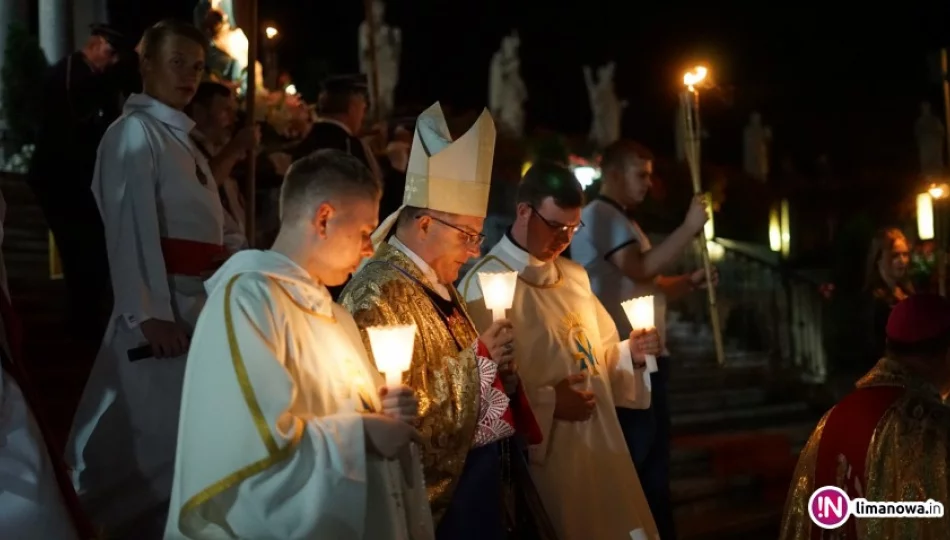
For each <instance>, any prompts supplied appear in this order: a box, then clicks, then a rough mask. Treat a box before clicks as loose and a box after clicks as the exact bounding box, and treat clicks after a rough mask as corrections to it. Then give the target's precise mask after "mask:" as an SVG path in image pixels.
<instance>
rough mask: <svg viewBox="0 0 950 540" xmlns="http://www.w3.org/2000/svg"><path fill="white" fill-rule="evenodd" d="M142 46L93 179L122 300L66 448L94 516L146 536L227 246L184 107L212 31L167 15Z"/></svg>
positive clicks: (155, 524) (160, 522)
mask: <svg viewBox="0 0 950 540" xmlns="http://www.w3.org/2000/svg"><path fill="white" fill-rule="evenodd" d="M139 51H140V54H141V57H142V62H141V66H142V67H141V69H142V77H143V88H144V93H142V94H136V95H133V96H131V97H130V98H129V99H128V101H127V102H126V104H125V108H124V110H123V114H122V116H121V117H120V118H119V119H118V120H117V121H116V122H115V123H114V124H113V125H112V126H111V127H110V128H109V130H108V131H107V132H106V134H105V136H104V137H103V139H102V142H101V144H100V146H99V153H98V159H97V162H96V170H95V175H94V178H93V181H92V190H93V194H94V196H95V198H96V202H97V204H98V205H99V210H100V212H101V213H102V220H103V223H104V225H105V234H106V244H107V248H108V255H109V267H110V270H111V274H112V286H113V295H114V297H115V305H114V308H113V313H112V316H111V319H110V323H109V326H108V328H107V330H106V334H105V336H104V338H103V342H102V346H101V348H100V351H99V355H98V357H97V359H96V362H95V365H94V367H93V369H92V373H91V374H90V376H89V380H88V382H87V384H86V388H85V391H84V392H83V396H82V399H81V400H80V403H79V408H78V410H77V412H76V416H75V418H74V420H73V429H72V433H71V435H70V439H69V442H68V445H67V449H66V454H67V461H68V462H70V464H71V466H72V467H73V469H74V470H73V476H74V478H73V481H74V483H75V484H76V488H77V491H78V492H79V494H80V496H81V497H82V499H83V504H84V505H85V507H86V508H87V510H88V512H89V513H90V515H91V517H92V519H93V520H94V521H96V522H97V524H99V525H100V526H103V527H104V528H105V529H106V530H107V532H108V533H109V534H110V535H113V536H121V535H123V534H128V535H129V536H130V537H134V538H137V539H143V540H145V539H149V538H158V537H160V536H161V531H162V529H163V526H164V520H165V514H166V512H167V505H168V499H169V496H170V495H169V494H170V491H171V481H172V473H173V470H174V457H175V437H176V433H177V430H178V409H179V403H180V398H181V383H182V379H183V377H184V370H185V360H186V355H187V350H188V342H189V335H190V334H191V332H192V330H193V328H194V325H195V323H196V321H197V318H198V314H199V312H200V311H201V308H202V306H203V305H204V302H205V299H206V294H205V290H204V286H203V281H204V278H206V277H207V276H208V275H210V274H211V273H212V272H213V271H214V268H215V267H216V266H218V265H220V263H221V262H223V260H224V258H225V257H226V253H227V252H226V250H225V248H224V246H223V240H224V232H225V231H224V218H223V213H222V208H221V202H220V199H219V196H218V193H217V186H216V184H215V182H214V178H213V176H212V173H211V170H210V168H209V167H208V163H207V161H206V160H205V158H204V156H203V155H202V154H201V153H200V152H199V151H198V150H197V149H196V148H195V147H194V143H193V141H192V140H191V138H190V137H189V132H190V131H191V129H192V128H193V126H194V122H193V121H192V120H191V119H190V118H188V116H187V115H186V114H185V113H184V112H183V109H184V107H185V106H186V105H187V104H188V102H189V101H190V100H191V98H192V97H193V96H194V93H195V91H196V89H197V86H198V83H199V81H200V79H201V76H202V74H203V71H204V62H205V40H204V38H203V36H202V35H201V33H200V32H198V31H197V29H195V28H194V27H191V26H187V25H183V24H181V23H177V22H161V23H158V24H157V25H155V26H154V27H152V28H150V29H149V30H147V31H146V33H145V35H144V36H143V38H142V43H141V45H140V49H139Z"/></svg>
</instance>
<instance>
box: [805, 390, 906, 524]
mask: <svg viewBox="0 0 950 540" xmlns="http://www.w3.org/2000/svg"><path fill="white" fill-rule="evenodd" d="M904 391H905V390H904V388H902V387H900V386H873V387H868V388H859V389H857V390H855V391H854V392H852V393H851V394H849V395H848V396H846V397H845V398H844V399H843V400H841V402H840V403H838V404H837V405H835V407H834V409H832V410H831V414H829V415H828V419H827V420H825V428H824V430H823V431H822V432H821V441H820V442H819V443H818V455H817V457H816V459H815V473H814V489H818V488H821V487H824V486H838V487H840V488H841V489H843V490H845V492H847V494H848V497H850V498H852V499H855V498H857V497H859V496H860V495H859V494H858V493H857V492H856V490H855V488H854V486H855V479H857V480H859V481H860V482H861V485H862V486H863V488H864V489H865V490H867V476H866V465H867V463H866V461H867V454H868V446H870V444H871V438H872V437H873V436H874V432H875V430H876V429H877V425H878V424H879V423H880V421H881V417H883V416H884V413H885V412H887V410H888V409H889V408H890V407H891V405H893V404H894V402H896V401H897V399H898V398H900V397H901V396H902V395H903V394H904ZM841 455H843V456H844V457H845V460H847V464H848V465H850V466H851V479H850V480H847V479H846V481H845V482H844V484H845V485H842V486H839V485H838V467H839V464H838V456H841ZM854 521H855V520H854V518H852V519H849V520H848V521H847V523H845V525H844V527H843V528H840V529H838V530H837V531H836V532H837V533H839V534H842V533H843V534H844V536H843V537H841V538H843V539H844V540H856V538H857V536H856V535H857V532H856V528H855V523H854ZM824 531H825V530H824V529H822V528H821V527H818V526H817V525H814V524H813V525H812V527H811V538H812V540H819V539H820V538H822V533H823V532H824Z"/></svg>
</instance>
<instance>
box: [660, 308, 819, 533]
mask: <svg viewBox="0 0 950 540" xmlns="http://www.w3.org/2000/svg"><path fill="white" fill-rule="evenodd" d="M668 341H669V343H670V345H669V346H670V349H671V354H672V357H673V371H672V373H671V377H670V407H671V410H672V423H673V456H672V471H671V474H672V478H673V479H672V486H671V488H672V497H673V504H674V512H675V516H676V520H677V530H678V533H679V537H680V538H681V539H683V540H699V539H703V540H716V539H727V538H729V539H732V538H737V537H739V536H742V537H745V538H749V539H750V540H759V539H762V540H769V539H774V538H777V537H778V527H779V524H780V521H781V514H782V507H783V505H784V501H785V496H786V493H787V491H788V486H789V482H790V480H791V475H792V471H793V469H794V467H795V462H796V460H797V458H798V454H799V452H800V451H801V448H802V447H803V446H804V444H805V441H806V440H807V439H808V436H809V435H810V433H811V430H812V429H813V428H814V426H815V424H816V423H817V421H818V419H819V418H820V416H821V412H822V411H819V410H816V408H815V407H813V406H812V405H811V403H810V402H809V401H808V400H807V399H806V398H805V396H806V395H807V394H808V393H807V392H805V391H804V388H803V387H802V386H800V385H798V384H797V383H795V382H793V381H792V377H791V376H782V375H776V374H775V373H772V372H770V370H769V367H768V359H767V358H765V357H764V355H761V354H747V353H743V352H741V351H738V350H736V349H735V347H730V346H728V345H729V344H727V347H726V350H727V353H726V357H727V359H726V367H719V366H718V365H717V364H716V362H715V354H714V352H713V350H714V349H713V345H712V338H711V336H710V335H709V334H708V331H703V329H702V328H700V329H697V328H695V327H694V326H693V325H692V324H691V323H680V322H676V321H675V315H673V314H671V324H670V326H669V327H668Z"/></svg>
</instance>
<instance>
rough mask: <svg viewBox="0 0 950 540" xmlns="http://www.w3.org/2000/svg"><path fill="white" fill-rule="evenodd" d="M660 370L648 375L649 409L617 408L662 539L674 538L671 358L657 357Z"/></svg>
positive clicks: (624, 434)
mask: <svg viewBox="0 0 950 540" xmlns="http://www.w3.org/2000/svg"><path fill="white" fill-rule="evenodd" d="M656 363H657V367H658V368H659V371H657V372H656V373H652V374H650V382H651V383H652V395H651V405H650V408H649V409H640V410H635V409H622V408H619V407H618V408H617V419H618V420H620V429H621V430H623V437H624V439H626V441H627V448H629V449H630V456H631V457H632V458H633V464H634V466H636V468H637V475H638V476H639V477H640V485H641V486H642V487H643V493H644V495H646V498H647V502H648V503H649V504H650V512H651V513H652V514H653V519H654V521H656V527H657V530H658V531H659V533H660V538H661V539H662V540H667V539H675V538H676V527H675V523H674V521H673V503H672V501H671V496H670V456H671V448H670V437H671V421H670V394H669V380H670V358H669V357H662V356H661V357H658V358H657V359H656Z"/></svg>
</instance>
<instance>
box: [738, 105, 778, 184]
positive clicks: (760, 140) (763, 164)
mask: <svg viewBox="0 0 950 540" xmlns="http://www.w3.org/2000/svg"><path fill="white" fill-rule="evenodd" d="M771 142H772V129H771V128H769V127H767V126H765V125H763V124H762V115H761V114H759V113H757V112H753V113H752V116H751V117H750V119H749V124H748V125H747V126H746V127H745V133H744V145H743V163H744V169H745V172H746V174H748V175H749V176H751V177H752V178H755V179H756V180H758V181H760V182H765V181H766V180H768V177H769V146H770V145H771Z"/></svg>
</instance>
